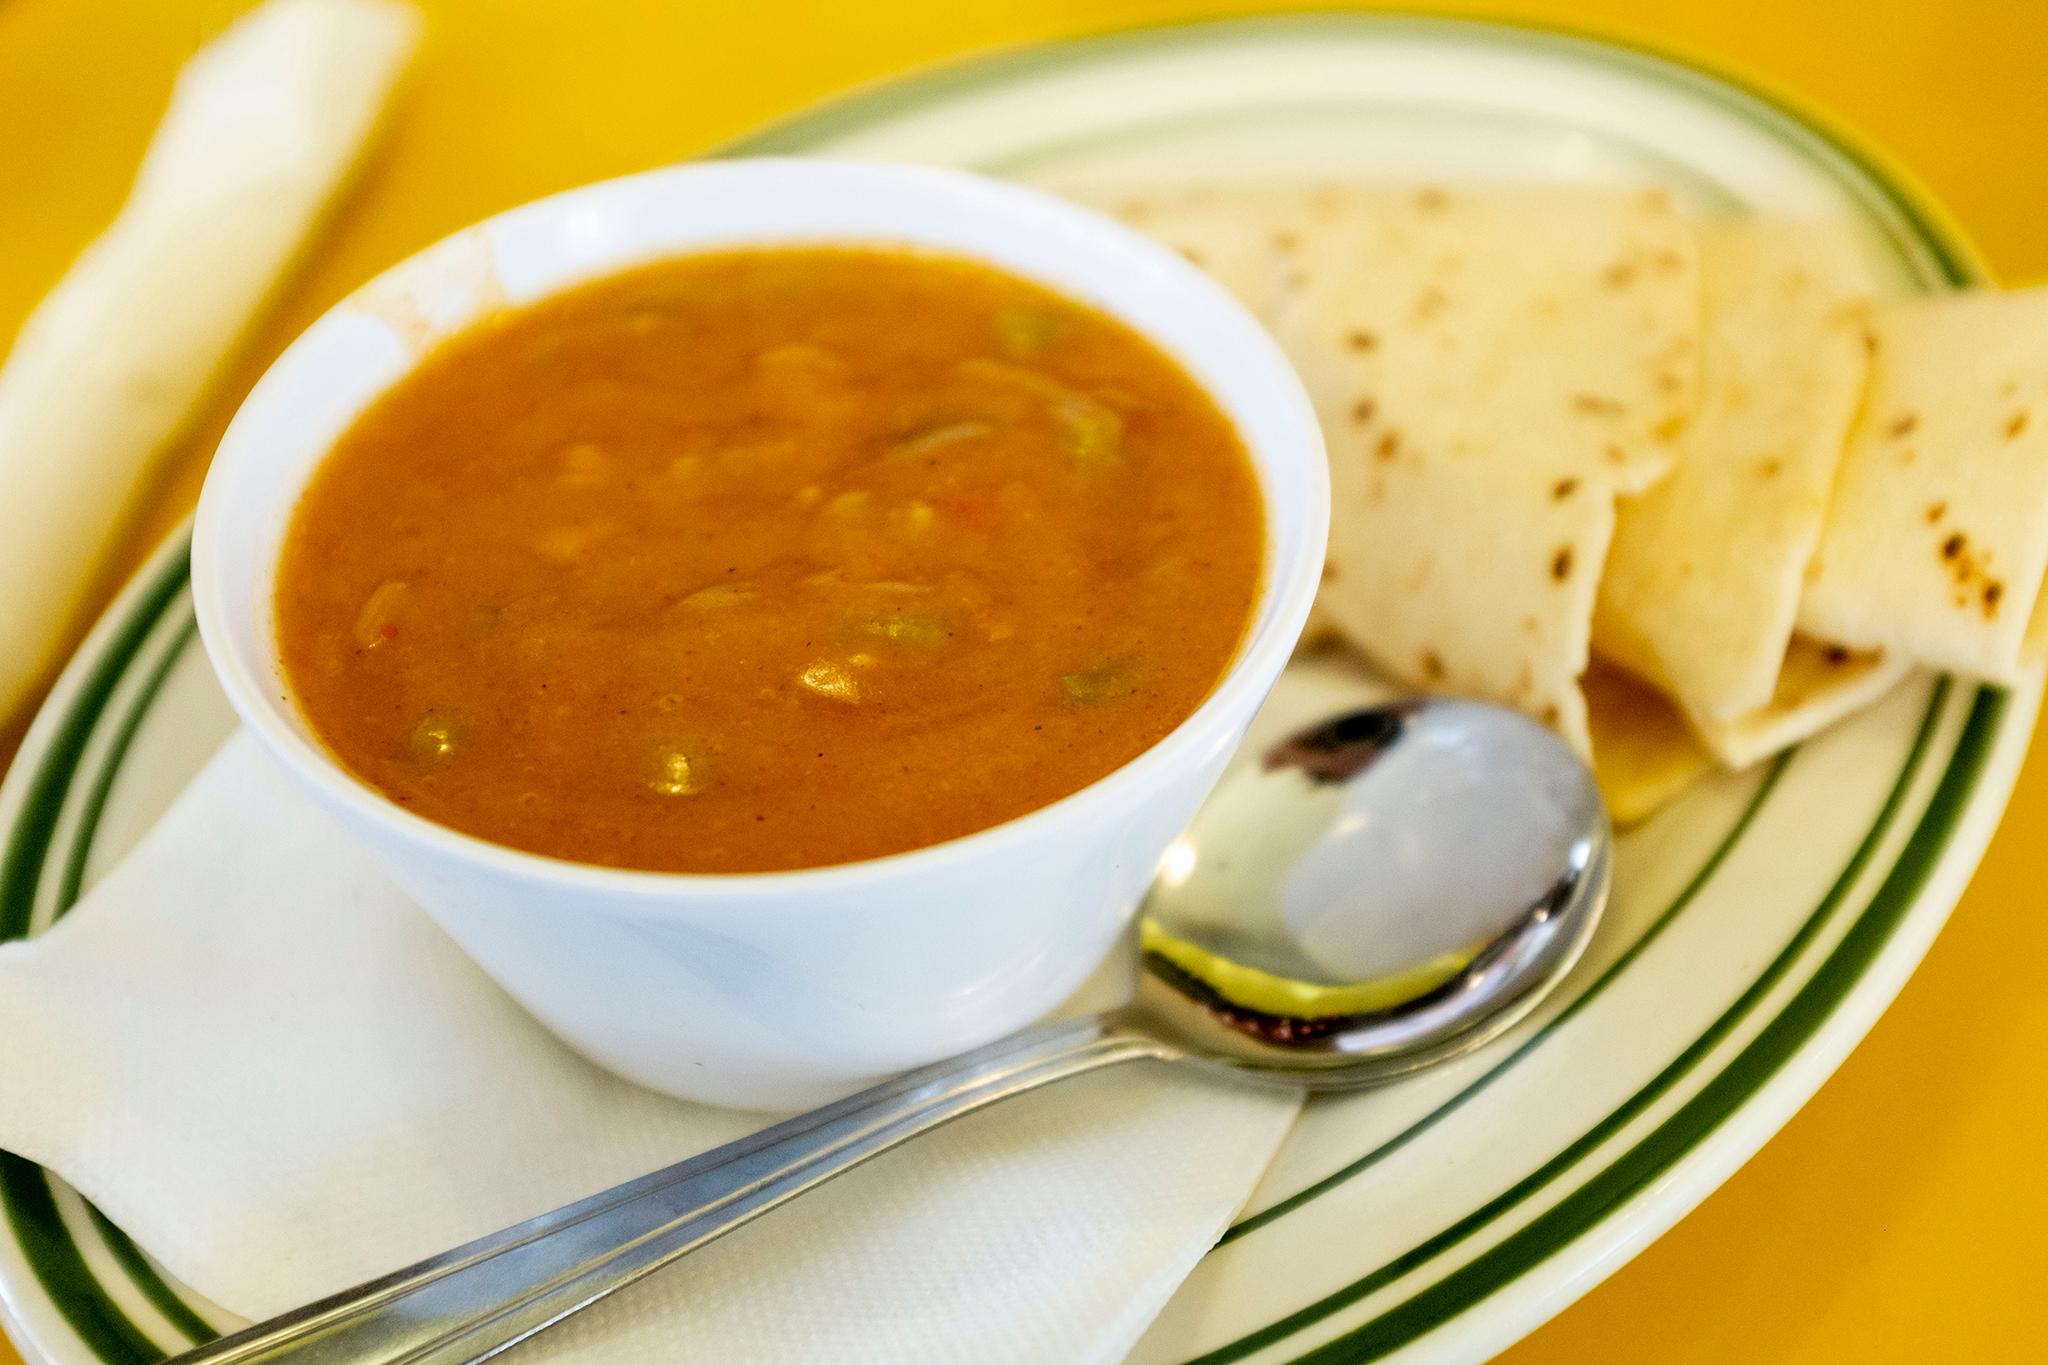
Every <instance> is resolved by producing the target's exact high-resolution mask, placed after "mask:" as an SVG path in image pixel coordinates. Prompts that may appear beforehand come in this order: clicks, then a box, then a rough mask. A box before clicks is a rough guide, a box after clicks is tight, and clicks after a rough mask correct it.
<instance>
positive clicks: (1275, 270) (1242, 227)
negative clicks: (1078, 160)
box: [1065, 185, 1306, 327]
mask: <svg viewBox="0 0 2048 1365" xmlns="http://www.w3.org/2000/svg"><path fill="white" fill-rule="evenodd" d="M1065 192H1066V193H1067V195H1068V197H1069V198H1073V199H1078V200H1081V201H1082V202H1084V203H1092V204H1094V205H1095V206H1096V207H1097V208H1100V209H1102V210H1104V211H1105V212H1108V213H1113V214H1115V215H1116V216H1117V217H1119V218H1121V219H1123V220H1124V221H1125V222H1126V223H1129V224H1130V225H1131V226H1132V227H1135V228H1137V229H1138V230H1140V231H1141V232H1144V233H1146V234H1147V235H1148V236H1151V237H1155V238H1157V239H1158V240H1159V241H1161V242H1164V243H1165V244H1166V245H1167V246H1170V247H1172V248H1173V249H1174V250H1175V251H1178V252H1179V253H1180V254H1181V255H1182V256H1184V257H1186V258H1187V259H1188V261H1189V262H1190V263H1192V264H1194V265H1196V266H1199V267H1200V268H1201V270H1202V271H1203V273H1204V274H1206V275H1208V276H1209V278H1211V279H1213V280H1215V281H1216V283H1218V284H1220V285H1222V286H1223V287H1224V288H1225V289H1227V290H1229V291H1230V292H1231V293H1232V294H1233V295H1235V296H1236V298H1237V301H1238V302H1239V303H1241V304H1243V305H1244V306H1245V308H1246V310H1247V311H1249V312H1250V313H1251V314H1252V316H1253V317H1256V318H1257V319H1259V321H1261V322H1263V323H1265V324H1266V325H1267V326H1269V327H1270V326H1271V325H1272V324H1273V315H1274V307H1275V305H1276V304H1277V303H1278V302H1279V298H1280V269H1281V261H1280V255H1279V252H1278V249H1277V247H1276V245H1275V242H1276V240H1285V234H1287V233H1289V232H1292V231H1294V230H1295V227H1294V224H1295V223H1296V222H1297V221H1298V219H1299V218H1300V216H1301V211H1302V209H1303V207H1304V206H1305V199H1306V191H1303V190H1300V189H1275V190H1267V189H1258V188H1254V187H1251V186H1206V185H1203V186H1188V187H1183V188H1180V189H1175V190H1168V191H1163V192H1154V193H1149V194H1147V193H1123V192H1118V191H1102V190H1090V189H1085V188H1071V189H1068V190H1067V191H1065Z"/></svg>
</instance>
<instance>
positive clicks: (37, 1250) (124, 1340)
mask: <svg viewBox="0 0 2048 1365" xmlns="http://www.w3.org/2000/svg"><path fill="white" fill-rule="evenodd" d="M0 1200H4V1201H5V1203H6V1206H7V1224H8V1226H9V1227H10V1228H11V1229H12V1230H13V1232H14V1240H15V1242H16V1243H17V1244H18V1245H19V1246H20V1247H21V1254H22V1258H23V1259H24V1260H26V1261H27V1262H28V1263H29V1266H30V1268H31V1269H33V1270H34V1271H35V1275H36V1281H37V1283H39V1284H41V1285H42V1287H43V1289H44V1292H46V1293H48V1294H49V1296H50V1302H52V1303H54V1304H56V1305H57V1311H58V1312H60V1313H62V1314H63V1315H64V1321H65V1322H66V1323H67V1324H68V1325H69V1326H70V1328H71V1330H72V1331H73V1332H76V1333H77V1334H78V1339H79V1340H80V1341H82V1342H84V1343H85V1344H86V1346H87V1347H89V1348H90V1349H91V1350H92V1353H93V1354H94V1355H96V1356H98V1357H99V1358H100V1359H101V1360H103V1361H107V1362H108V1363H109V1365H145V1363H146V1362H148V1361H153V1360H160V1359H162V1357H163V1351H162V1349H161V1348H159V1347H158V1346H157V1344H156V1343H155V1342H153V1341H151V1340H150V1339H149V1338H148V1337H146V1336H144V1335H143V1334H142V1330H141V1329H140V1328H138V1327H137V1326H136V1325H135V1324H134V1323H132V1322H130V1321H129V1320H128V1315H127V1314H125V1313H123V1312H122V1311H121V1309H120V1307H119V1306H118V1305H117V1304H115V1302H114V1301H113V1300H112V1299H111V1298H109V1297H108V1296H107V1291H106V1290H105V1289H104V1288H103V1287H101V1285H100V1282H99V1281H98V1280H97V1279H96V1278H94V1276H93V1273H92V1267H91V1266H88V1265H87V1264H86V1263H85V1257H84V1255H83V1254H81V1253H80V1251H79V1249H78V1243H76V1242H75V1241H73V1240H72V1238H71V1229H69V1228H68V1227H66V1226H65V1225H64V1218H63V1216H62V1215H61V1214H59V1213H58V1212H57V1199H56V1196H55V1195H54V1194H53V1193H52V1192H51V1190H50V1177H49V1175H48V1174H47V1173H45V1172H44V1170H43V1168H42V1167H40V1166H38V1165H36V1164H35V1163H34V1162H33V1161H29V1160H27V1159H26V1158H24V1157H18V1156H16V1155H14V1154H13V1153H12V1152H0Z"/></svg>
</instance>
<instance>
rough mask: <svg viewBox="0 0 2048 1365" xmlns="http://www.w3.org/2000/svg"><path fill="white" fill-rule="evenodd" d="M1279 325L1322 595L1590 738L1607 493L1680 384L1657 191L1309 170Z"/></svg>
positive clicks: (1398, 648) (1676, 257)
mask: <svg viewBox="0 0 2048 1365" xmlns="http://www.w3.org/2000/svg"><path fill="white" fill-rule="evenodd" d="M1298 204H1299V208H1298V210H1297V213H1298V217H1297V218H1296V220H1295V221H1296V223H1297V226H1296V227H1295V228H1294V229H1293V230H1292V231H1291V232H1289V233H1287V235H1286V236H1285V237H1284V238H1282V239H1281V240H1279V241H1278V242H1276V249H1278V250H1279V251H1280V252H1281V253H1282V255H1283V258H1284V260H1285V262H1286V264H1285V265H1284V266H1283V269H1282V272H1281V286H1280V287H1281V295H1282V296H1281V301H1280V302H1279V303H1278V304H1277V305H1276V307H1275V311H1274V325H1275V329H1276V334H1277V335H1278V336H1279V337H1280V339H1281V342H1282V344H1283V345H1284V346H1285V347H1286V348H1287V350H1288V352H1289V355H1290V356H1291V358H1292V359H1293V360H1294V362H1295V364H1296V367H1297V368H1298V369H1299V370H1300V371H1301V373H1302V375H1303V378H1304V380H1305V381H1306V382H1307V383H1308V386H1309V390H1310V393H1311V396H1312V397H1313V398H1314V399H1315V401H1316V405H1317V410H1318V413H1319V415H1320V416H1321V418H1322V421H1323V426H1324V434H1325V438H1326V440H1327V442H1328V445H1329V450H1330V458H1331V494H1332V527H1331V539H1330V557H1329V569H1330V572H1329V575H1328V581H1327V582H1326V584H1325V587H1324V590H1323V594H1322V599H1321V601H1322V607H1323V610H1324V612H1325V614H1326V615H1327V616H1328V617H1329V619H1330V620H1331V621H1332V622H1334V624H1335V625H1336V626H1337V628H1338V629H1339V630H1340V631H1341V632H1342V633H1343V634H1344V635H1345V637H1346V638H1348V639H1349V640H1351V642H1352V643H1353V644H1355V645H1356V646H1358V648H1360V649H1361V650H1363V651H1364V652H1366V653H1367V654H1368V655H1370V656H1371V657H1372V658H1373V659H1375V660H1376V661H1377V662H1378V663H1379V664H1380V665H1381V666H1382V667H1383V668H1385V669H1386V670H1387V671H1388V672H1390V673H1392V674H1393V675H1394V676H1395V677H1397V678H1399V679H1400V680H1401V681H1403V682H1406V683H1408V684H1410V685H1412V686H1415V687H1419V688H1425V689H1429V690H1442V691H1452V692H1460V693H1464V694H1468V695H1476V696H1480V697H1485V698H1488V699H1490V700H1494V701H1499V702H1503V703H1505V704H1508V705H1512V706H1517V707H1520V708H1521V709H1523V710H1525V711H1527V712H1529V713H1530V714H1532V715H1535V716H1537V717H1539V718H1541V719H1543V720H1544V721H1545V722H1546V723H1548V724H1551V725H1553V726H1555V727H1556V728H1557V730H1558V731H1559V733H1561V734H1562V735H1564V736H1565V737H1566V738H1567V739H1568V740H1570V741H1571V742H1572V743H1573V744H1574V745H1575V746H1577V747H1578V748H1579V749H1580V751H1581V752H1587V751H1589V749H1590V745H1591V738H1590V734H1589V732H1588V730H1587V722H1586V708H1585V701H1584V698H1583V697H1582V695H1581V694H1580V691H1579V686H1578V681H1577V680H1578V676H1579V674H1580V673H1581V672H1583V671H1584V669H1585V666H1586V661H1587V658H1588V638H1589V631H1590V622H1591V615H1592V607H1593V600H1594V591H1595V587H1596V585H1597V582H1598V578H1599V574H1600V567H1601V564H1602V562H1603V560H1604V558H1605V556H1606V553H1607V543H1608V540H1609V538H1610V536H1611V534H1612V530H1613V521H1614V490H1615V488H1617V487H1642V486H1645V485H1646V484H1647V483H1648V482H1650V481H1652V480H1654V479H1655V478H1657V477H1659V476H1660V475H1661V474H1662V473H1663V472H1664V471H1665V470H1666V469H1668V467H1669V465H1670V462H1671V460H1672V458H1673V457H1674V451H1673V448H1672V446H1671V442H1670V440H1669V437H1670V436H1671V435H1672V434H1673V433H1674V432H1675V431H1676V430H1677V429H1678V428H1679V427H1680V426H1681V425H1682V423H1683V420H1684V417H1685V414H1686V413H1687V412H1688V411H1689V407H1690V403H1691V401H1692V396H1693V391H1694V382H1695V381H1694V378H1693V370H1694V363H1695V356H1696V330H1697V317H1698V302H1697V293H1696V291H1697V277H1696V274H1695V259H1694V254H1693V249H1692V245H1691V239H1690V236H1689V234H1688V232H1687V231H1686V229H1685V228H1684V226H1683V225H1682V224H1681V223H1679V222H1678V221H1677V219H1676V218H1675V217H1673V216H1672V214H1671V212H1670V208H1669V205H1668V203H1666V202H1665V201H1664V200H1663V199H1662V198H1661V197H1659V196H1649V195H1642V194H1636V193H1623V192H1612V191H1569V192H1567V191H1499V192H1486V193H1474V192H1464V191H1460V192H1446V191H1427V190H1415V191H1408V190H1404V191H1384V190H1370V191H1366V190H1345V191H1335V190H1319V191H1311V192H1308V193H1306V194H1305V195H1303V196H1302V197H1301V198H1300V199H1299V200H1298Z"/></svg>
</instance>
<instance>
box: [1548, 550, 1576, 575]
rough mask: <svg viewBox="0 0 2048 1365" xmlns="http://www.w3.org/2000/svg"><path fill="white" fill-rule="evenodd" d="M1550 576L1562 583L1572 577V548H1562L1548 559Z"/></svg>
mask: <svg viewBox="0 0 2048 1365" xmlns="http://www.w3.org/2000/svg"><path fill="white" fill-rule="evenodd" d="M1550 576H1551V577H1552V578H1554V579H1556V580H1557V581H1558V582H1560V583H1562V582H1564V581H1565V580H1566V579H1567V578H1570V577H1571V576H1572V547H1571V546H1569V545H1566V546H1564V547H1563V548H1562V549H1560V550H1559V551H1558V552H1557V553H1556V554H1555V555H1552V556H1551V559H1550Z"/></svg>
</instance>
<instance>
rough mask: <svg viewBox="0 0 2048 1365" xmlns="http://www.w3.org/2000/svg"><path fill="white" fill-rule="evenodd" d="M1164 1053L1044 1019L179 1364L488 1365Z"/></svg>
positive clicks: (1084, 1022)
mask: <svg viewBox="0 0 2048 1365" xmlns="http://www.w3.org/2000/svg"><path fill="white" fill-rule="evenodd" d="M1172 1055H1173V1053H1172V1051H1171V1049H1169V1048H1168V1047H1167V1046H1166V1045H1164V1044H1162V1043H1161V1042H1159V1041H1158V1040H1156V1039H1153V1038H1151V1037H1148V1036H1147V1035H1146V1034H1145V1033H1144V1032H1143V1031H1141V1030H1139V1029H1135V1028H1131V1027H1129V1026H1128V1025H1127V1024H1126V1023H1125V1019H1124V1016H1123V1014H1122V1013H1121V1012H1119V1011H1112V1012H1110V1013H1107V1014H1101V1015H1095V1016H1092V1017H1090V1018H1087V1019H1080V1020H1072V1021H1067V1022H1062V1023H1055V1024H1046V1025H1043V1026H1041V1027H1039V1028H1035V1029H1031V1030H1028V1031H1026V1032H1024V1033H1019V1034H1014V1035H1012V1036H1011V1037H1008V1038H1004V1039H1000V1040H998V1041H996V1042H993V1043H990V1044H988V1045H987V1046H985V1047H981V1048H977V1049H976V1050H975V1051H973V1052H969V1053H966V1054H964V1055H962V1056H959V1057H955V1058H953V1059H952V1060H950V1061H944V1062H939V1063H936V1064H934V1065H932V1066H928V1067H924V1068H922V1069H920V1070H917V1071H911V1072H907V1073H905V1074H904V1075H902V1076H898V1077H896V1078H895V1079H894V1080H889V1081H884V1082H883V1083H882V1084H880V1085H877V1086H873V1087H871V1088H870V1089H867V1090H863V1091H861V1092H860V1093H858V1094H855V1095H850V1096H848V1097H847V1098H845V1099H843V1100H840V1101H838V1102H837V1103H834V1104H829V1105H826V1106H825V1107H824V1108H822V1109H814V1110H812V1111H811V1112H809V1113H807V1114H799V1115H797V1116H796V1117H795V1118H791V1119H785V1120H784V1121H783V1122H781V1123H778V1124H775V1125H773V1126H771V1127H768V1128H764V1129H762V1130H761V1131H760V1132H758V1133H755V1134H752V1135H751V1136H748V1137H744V1138H741V1139H739V1140H738V1141H736V1142H730V1143H727V1144H726V1145H725V1146H723V1147H719V1148H715V1149H713V1150H712V1151H709V1152H705V1153H703V1154H701V1155H699V1156H694V1157H691V1158H690V1159H689V1160H687V1161H683V1162H679V1163H677V1164H676V1165H674V1166H670V1167H667V1168H665V1169H663V1170H659V1171H656V1172H654V1173H653V1174H651V1175H644V1176H641V1177H640V1178H639V1179H637V1180H632V1181H628V1182H627V1183H625V1184H623V1185H619V1186H616V1187H614V1188H613V1189H610V1190H606V1191H604V1192H603V1193H601V1194H595V1195H591V1196H590V1197H589V1198H587V1199H582V1200H579V1201H578V1202H576V1203H574V1204H568V1205H564V1206H563V1207H562V1208H559V1209H556V1210H554V1211H553V1212H552V1213H544V1214H541V1215H540V1216H539V1217H537V1218H534V1219H530V1220H529V1221H527V1222H524V1223H520V1224H518V1225H517V1226H514V1227H510V1228H507V1229H505V1230H504V1231H502V1232H496V1233H492V1234H490V1235H489V1236H486V1237H481V1238H479V1239H477V1240H476V1241H474V1242H470V1243H468V1244H467V1245H465V1246H460V1247H457V1248H455V1249H454V1250H452V1251H446V1252H443V1253H441V1254H440V1255H438V1256H433V1257H429V1258H428V1259H427V1260H424V1261H421V1262H419V1263H418V1264H417V1265H413V1266H409V1267H407V1268H406V1269H404V1270H399V1271H394V1272H393V1273H391V1274H389V1275H386V1276H384V1277H383V1278H381V1279H376V1280H371V1281H369V1282H368V1283H366V1284H361V1285H358V1286H356V1287H355V1288H353V1289H345V1290H343V1291H341V1292H340V1293H338V1294H335V1295H333V1296H331V1297H329V1298H326V1299H323V1300H321V1301H320V1302H318V1303H314V1304H309V1305H307V1306H306V1307H304V1308H299V1309H295V1310H293V1311H292V1312H289V1313H286V1314H284V1315H283V1316H281V1317H276V1318H272V1319H271V1320H270V1321H268V1322H263V1323H258V1324H256V1325H255V1326H253V1327H249V1328H246V1329H245V1330H243V1331H240V1332H236V1333H234V1334H232V1335H230V1336H226V1337H222V1338H221V1339H219V1340H218V1341H214V1342H211V1343H209V1344H207V1345H204V1346H200V1347H198V1348H196V1349H194V1350H192V1351H188V1352H186V1353H185V1354H184V1355H181V1356H178V1357H177V1358H176V1360H175V1361H173V1362H169V1365H253V1362H259V1361H262V1362H268V1361H285V1362H291V1365H325V1363H326V1362H334V1363H335V1365H340V1362H349V1363H350V1365H398V1363H399V1362H403V1363H404V1365H457V1362H467V1361H477V1360H483V1359H485V1358H487V1357H489V1356H492V1355H495V1354H497V1353H498V1352H499V1351H502V1350H504V1349H505V1348H506V1347H508V1346H510V1345H512V1344H513V1343H514V1342H517V1341H521V1340H523V1339H524V1338H526V1337H528V1336H531V1335H532V1334H533V1333H535V1332H538V1331H540V1330H541V1329H542V1328H545V1327H548V1326H550V1325H551V1324H553V1323H556V1322H559V1321H561V1320H562V1319H563V1318H566V1317H568V1316H569V1315H570V1314H572V1313H574V1312H576V1311H577V1310H579V1309H581V1308H584V1307H586V1306H588V1305H589V1304H592V1303H595V1302H596V1301H597V1300H599V1299H601V1298H603V1297H605V1296H606V1295H607V1294H610V1293H612V1292H613V1291H614V1290H618V1289H622V1288H624V1287H625V1286H627V1285H629V1284H631V1283H633V1282H634V1281H635V1280H638V1279H640V1278H641V1277H642V1276H644V1275H647V1274H650V1273H652V1272H653V1271H655V1270H658V1269H660V1268H661V1267H662V1266H665V1265H667V1264H668V1263H669V1262H671V1261H673V1260H676V1259H677V1258H679V1257H681V1256H685V1255H688V1254H689V1253H690V1252H692V1251H695V1250H696V1249H697V1248H698V1247H701V1246H703V1245H705V1244H706V1243H707V1242H710V1241H712V1240H714V1239H716V1238H718V1237H720V1236H723V1235H724V1234H725V1233H728V1232H730V1231H732V1230H733V1229H734V1228H736V1227H739V1226H740V1225H741V1224H743V1223H747V1222H750V1221H752V1220H753V1219H755V1218H758V1217H760V1216H761V1215H762V1214H764V1213H766V1212H767V1211H768V1210H770V1209H772V1208H774V1207H775V1206H776V1205H778V1204H781V1203H783V1202H784V1201H785V1200H789V1199H793V1198H795V1197H796V1196H797V1195H799V1194H802V1193H803V1192H804V1191H805V1190H808V1189H810V1188H812V1187H813V1186H816V1185H820V1184H823V1183H824V1182H825V1181H827V1180H830V1179H831V1178H832V1177H833V1176H835V1175H838V1174H840V1173H841V1172H843V1171H848V1170H851V1169H852V1168H853V1167H855V1166H857V1165H859V1164H860V1163H861V1162H863V1161H866V1160H867V1159H868V1158H869V1157H872V1156H876V1155H878V1154H879V1153H882V1152H885V1151H887V1150H889V1149H890V1148H891V1147H894V1146H896V1145H897V1144H898V1143H901V1142H905V1141H907V1140H909V1139H910V1138H913V1137H916V1136H917V1135H918V1134H919V1133H923V1132H927V1131H929V1130H930V1129H933V1128H936V1127H938V1126H939V1125H940V1124H942V1123H946V1122H948V1121H950V1120H952V1119H956V1118H959V1117H960V1116H961V1115H963V1114H970V1113H973V1112H974V1111H975V1110H977V1109H982V1108H985V1107H987V1106H988V1105H991V1104H994V1103H996V1102H997V1101H999V1100H1005V1099H1008V1098H1010V1097H1011V1096H1012V1095H1021V1094H1023V1093H1024V1092H1025V1091H1027V1090H1035V1089H1037V1088H1038V1087H1039V1086H1041V1085H1047V1084H1050V1083H1051V1082H1053V1081H1057V1080H1063V1079H1065V1078H1066V1077H1068V1076H1078V1075H1080V1074H1082V1073H1083V1072H1087V1071H1093V1070H1096V1069H1097V1068H1099V1067H1105V1066H1110V1065H1113V1064H1114V1063H1117V1062H1124V1061H1132V1060H1135V1059H1138V1058H1142V1057H1155V1058H1163V1057H1170V1056H1172Z"/></svg>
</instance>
